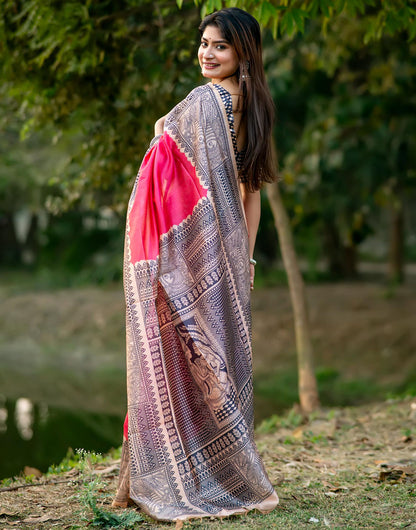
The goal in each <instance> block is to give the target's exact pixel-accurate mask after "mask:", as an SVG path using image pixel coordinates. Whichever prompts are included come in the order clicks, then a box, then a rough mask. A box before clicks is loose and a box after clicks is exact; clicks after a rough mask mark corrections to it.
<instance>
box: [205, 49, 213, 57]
mask: <svg viewBox="0 0 416 530" xmlns="http://www.w3.org/2000/svg"><path fill="white" fill-rule="evenodd" d="M213 56H214V54H213V53H212V49H211V48H205V50H204V57H207V58H208V57H213Z"/></svg>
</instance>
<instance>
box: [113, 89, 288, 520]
mask: <svg viewBox="0 0 416 530" xmlns="http://www.w3.org/2000/svg"><path fill="white" fill-rule="evenodd" d="M124 289H125V297H126V312H127V317H126V327H127V395H128V417H127V418H128V419H126V423H125V439H126V440H125V442H124V444H123V451H122V464H121V470H120V481H119V489H118V493H117V496H116V502H117V501H118V502H119V503H120V504H122V503H123V502H125V501H127V498H128V497H129V498H130V499H132V500H133V501H134V502H135V503H136V504H137V505H138V506H140V508H141V509H142V510H143V511H144V512H146V513H147V514H149V515H151V516H152V517H154V518H156V519H159V520H165V521H174V520H185V519H191V518H198V517H203V516H226V515H231V514H235V513H245V512H246V511H248V510H250V509H255V508H257V509H259V510H261V511H263V512H266V511H270V510H271V509H273V508H274V507H275V506H276V504H277V502H278V498H277V495H276V493H275V492H274V490H273V487H272V485H271V484H270V482H269V479H268V478H267V475H266V472H265V470H264V467H263V464H262V461H261V459H260V456H259V454H258V452H257V449H256V446H255V444H254V439H253V386H252V358H251V355H252V353H251V312H250V272H249V250H248V234H247V226H246V222H245V217H244V209H243V205H242V201H241V197H240V192H239V183H238V178H237V170H236V166H235V157H234V153H233V146H232V141H231V136H230V130H229V126H228V122H227V117H226V114H225V109H224V106H223V104H222V102H221V98H220V96H219V94H218V92H217V90H216V89H215V88H214V87H213V85H212V84H207V85H204V86H201V87H197V88H196V89H194V90H193V91H192V92H191V93H190V94H189V95H188V96H187V97H186V98H185V99H184V100H183V101H182V102H181V103H179V104H178V105H177V106H176V107H175V108H174V109H173V110H172V111H171V112H170V113H169V114H168V116H167V118H166V121H165V128H164V133H163V134H162V135H161V137H159V138H157V139H156V141H155V143H154V145H153V146H152V147H151V148H149V150H148V152H147V153H146V155H145V157H144V160H143V162H142V165H141V167H140V170H139V174H138V177H137V179H136V183H135V186H134V188H133V192H132V195H131V198H130V201H129V207H128V214H127V227H126V239H125V261H124Z"/></svg>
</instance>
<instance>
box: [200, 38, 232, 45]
mask: <svg viewBox="0 0 416 530" xmlns="http://www.w3.org/2000/svg"><path fill="white" fill-rule="evenodd" d="M201 40H204V41H206V42H208V39H206V38H205V37H202V38H201ZM212 42H213V43H214V44H229V42H228V40H213V41H212Z"/></svg>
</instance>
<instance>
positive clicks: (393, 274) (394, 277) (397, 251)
mask: <svg viewBox="0 0 416 530" xmlns="http://www.w3.org/2000/svg"><path fill="white" fill-rule="evenodd" d="M389 254H390V255H389V270H388V277H389V281H390V282H393V283H403V281H404V216H403V207H402V205H401V204H400V205H399V206H394V207H393V209H392V219H391V231H390V253H389Z"/></svg>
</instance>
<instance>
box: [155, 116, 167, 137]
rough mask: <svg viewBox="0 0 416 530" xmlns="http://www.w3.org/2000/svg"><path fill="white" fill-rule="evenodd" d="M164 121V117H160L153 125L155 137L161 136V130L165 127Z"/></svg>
mask: <svg viewBox="0 0 416 530" xmlns="http://www.w3.org/2000/svg"><path fill="white" fill-rule="evenodd" d="M165 119H166V116H162V117H161V118H159V119H158V120H157V122H156V123H155V136H157V135H158V134H163V128H164V126H165Z"/></svg>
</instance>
